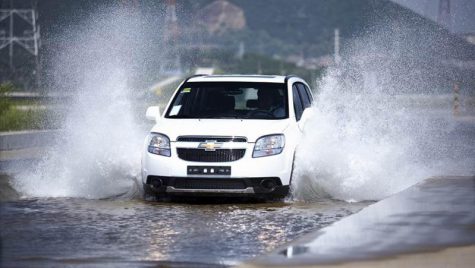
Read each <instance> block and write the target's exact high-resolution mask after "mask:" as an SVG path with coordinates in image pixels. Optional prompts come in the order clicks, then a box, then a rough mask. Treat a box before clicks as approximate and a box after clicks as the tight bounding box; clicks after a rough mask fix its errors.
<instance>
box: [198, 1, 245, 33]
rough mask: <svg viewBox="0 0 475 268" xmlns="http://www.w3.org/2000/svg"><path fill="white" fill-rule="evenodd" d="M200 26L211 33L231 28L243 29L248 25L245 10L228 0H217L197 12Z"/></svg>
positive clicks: (222, 31)
mask: <svg viewBox="0 0 475 268" xmlns="http://www.w3.org/2000/svg"><path fill="white" fill-rule="evenodd" d="M196 20H197V22H198V24H199V26H201V27H204V28H205V29H206V30H207V31H208V32H209V33H210V34H221V33H224V32H227V31H229V30H242V29H244V28H245V27H246V18H245V16H244V11H243V10H242V9H241V8H240V7H238V6H236V5H234V4H231V3H230V2H228V1H226V0H216V1H213V2H211V3H210V4H209V5H207V6H205V7H204V8H202V9H200V10H199V11H198V13H197V14H196Z"/></svg>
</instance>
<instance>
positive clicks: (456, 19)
mask: <svg viewBox="0 0 475 268" xmlns="http://www.w3.org/2000/svg"><path fill="white" fill-rule="evenodd" d="M391 1H393V2H395V3H398V4H400V5H402V6H405V7H407V8H410V9H412V10H413V11H415V12H417V13H419V14H421V15H422V16H424V17H427V18H429V19H431V20H434V21H437V16H438V14H439V0H391ZM450 9H451V13H452V14H451V15H452V29H451V31H452V32H455V33H459V34H467V33H471V34H475V0H450Z"/></svg>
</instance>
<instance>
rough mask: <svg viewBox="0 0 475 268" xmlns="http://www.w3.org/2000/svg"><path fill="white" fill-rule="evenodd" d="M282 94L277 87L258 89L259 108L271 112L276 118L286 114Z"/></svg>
mask: <svg viewBox="0 0 475 268" xmlns="http://www.w3.org/2000/svg"><path fill="white" fill-rule="evenodd" d="M282 104H283V101H282V96H281V95H280V94H279V91H278V90H276V89H268V88H261V89H259V90H258V91H257V109H258V110H261V111H266V112H269V114H272V115H273V116H274V117H276V118H282V117H283V116H284V115H285V110H284V107H282Z"/></svg>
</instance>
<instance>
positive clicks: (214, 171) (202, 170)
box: [187, 166, 231, 175]
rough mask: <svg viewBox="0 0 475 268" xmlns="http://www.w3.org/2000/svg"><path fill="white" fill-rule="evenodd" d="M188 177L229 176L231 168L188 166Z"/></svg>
mask: <svg viewBox="0 0 475 268" xmlns="http://www.w3.org/2000/svg"><path fill="white" fill-rule="evenodd" d="M187 174H188V175H231V167H226V166H188V169H187Z"/></svg>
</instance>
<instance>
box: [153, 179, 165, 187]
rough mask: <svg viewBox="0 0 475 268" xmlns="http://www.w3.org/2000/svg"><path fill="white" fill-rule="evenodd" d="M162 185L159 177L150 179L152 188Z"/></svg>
mask: <svg viewBox="0 0 475 268" xmlns="http://www.w3.org/2000/svg"><path fill="white" fill-rule="evenodd" d="M162 185H163V181H162V180H161V179H153V180H152V187H153V188H160V187H162Z"/></svg>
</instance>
